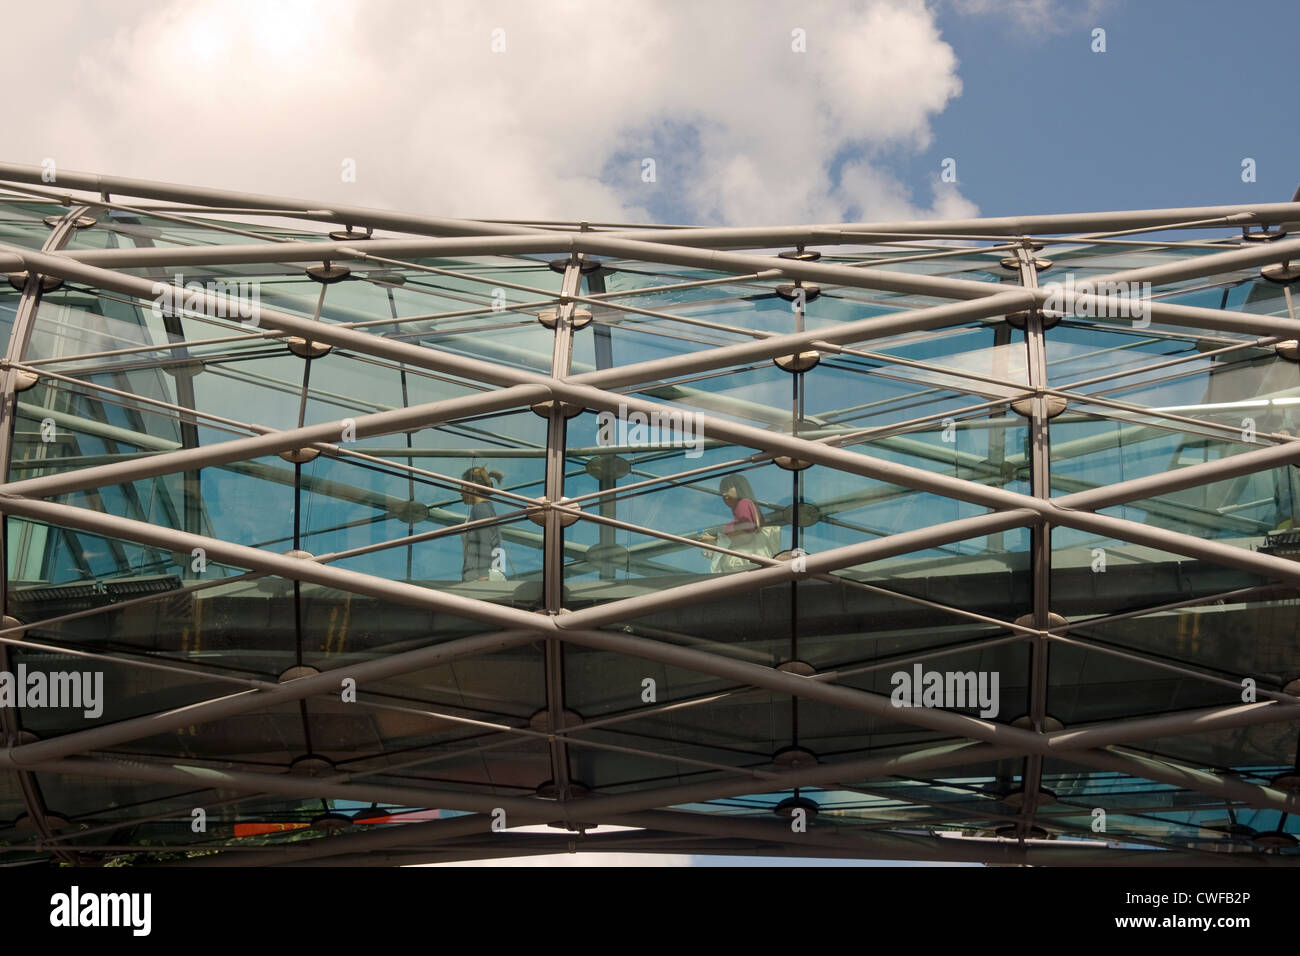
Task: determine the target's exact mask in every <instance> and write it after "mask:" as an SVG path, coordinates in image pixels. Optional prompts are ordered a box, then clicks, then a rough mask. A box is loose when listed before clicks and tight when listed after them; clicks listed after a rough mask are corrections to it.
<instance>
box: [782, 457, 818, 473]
mask: <svg viewBox="0 0 1300 956" xmlns="http://www.w3.org/2000/svg"><path fill="white" fill-rule="evenodd" d="M772 464H774V465H776V467H778V468H784V469H785V470H786V471H803V470H804V469H805V468H811V467H812V464H813V463H812V462H810V461H804V460H803V459H802V458H791V457H790V456H789V455H778V456H777V457H775V458H773V459H772Z"/></svg>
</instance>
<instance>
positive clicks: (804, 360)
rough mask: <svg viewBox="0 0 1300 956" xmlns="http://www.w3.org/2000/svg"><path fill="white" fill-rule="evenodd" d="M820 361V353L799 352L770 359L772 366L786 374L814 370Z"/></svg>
mask: <svg viewBox="0 0 1300 956" xmlns="http://www.w3.org/2000/svg"><path fill="white" fill-rule="evenodd" d="M821 360H822V353H821V352H816V351H813V352H799V353H797V354H794V355H778V356H777V357H776V358H774V359H772V364H773V365H775V366H776V367H777V368H779V369H782V370H783V371H786V372H807V371H809V370H811V369H814V368H816V367H817V363H818V362H820V361H821Z"/></svg>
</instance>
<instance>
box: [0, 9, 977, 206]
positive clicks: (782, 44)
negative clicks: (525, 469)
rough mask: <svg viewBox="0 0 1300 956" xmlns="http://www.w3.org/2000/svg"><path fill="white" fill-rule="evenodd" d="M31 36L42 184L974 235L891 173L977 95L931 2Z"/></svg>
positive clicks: (234, 13)
mask: <svg viewBox="0 0 1300 956" xmlns="http://www.w3.org/2000/svg"><path fill="white" fill-rule="evenodd" d="M9 26H10V36H11V37H25V38H28V40H27V42H24V43H21V44H13V45H11V46H10V47H9V49H8V52H7V57H6V66H5V67H4V70H5V72H6V73H7V74H8V75H7V76H6V77H5V78H6V80H7V81H8V85H9V88H10V89H14V88H20V87H24V88H28V89H30V90H32V102H31V106H32V107H33V108H32V109H31V110H30V111H24V113H23V116H22V121H21V122H20V123H16V124H11V137H10V143H9V146H8V149H7V150H6V152H7V153H8V154H9V155H8V157H7V158H10V159H13V160H17V161H27V162H32V163H37V162H40V161H41V160H42V159H43V158H45V157H53V158H54V159H55V160H56V161H57V162H58V163H59V165H60V166H62V167H64V168H72V169H85V170H92V171H96V172H104V173H112V174H116V175H126V176H139V177H142V178H152V179H163V180H171V181H182V182H192V183H198V184H203V185H215V186H222V187H226V188H232V189H245V190H250V191H257V192H271V193H283V194H286V195H297V196H305V197H308V198H313V199H320V200H326V201H329V200H333V201H339V202H349V203H352V204H357V205H378V206H385V207H392V208H408V209H412V210H418V211H424V212H428V213H433V214H440V215H448V216H477V217H489V218H491V217H508V216H528V217H536V218H544V219H545V218H564V219H588V220H592V221H598V220H605V219H620V220H653V219H663V218H665V217H667V218H673V217H677V218H687V219H689V220H690V221H695V222H714V221H721V222H732V223H767V222H799V221H819V222H820V221H826V222H830V221H836V220H840V219H843V218H845V217H846V216H847V215H848V213H849V212H850V211H851V210H852V211H855V212H860V213H861V214H863V215H866V216H872V217H874V216H875V215H877V213H878V211H880V210H887V211H889V213H890V216H891V217H894V216H897V217H904V216H907V217H911V216H918V215H945V216H946V215H954V214H960V215H969V214H971V213H973V212H974V207H973V206H971V204H970V203H969V202H968V201H967V200H965V199H963V198H962V197H961V196H960V194H959V193H958V192H957V191H956V189H955V188H953V187H948V188H946V189H941V188H939V184H937V183H933V184H932V183H925V184H919V185H920V186H921V187H922V188H915V187H914V188H911V189H909V188H906V187H905V186H904V184H902V183H900V182H899V181H898V180H897V179H896V178H894V177H893V176H892V175H891V174H890V173H889V172H888V168H887V165H886V162H887V160H888V158H889V157H890V156H891V155H894V154H906V153H907V152H908V151H915V150H921V149H925V148H927V147H928V146H929V144H930V141H931V129H930V121H931V119H932V118H933V116H935V115H936V114H937V113H939V112H941V111H942V110H943V109H945V107H946V106H947V105H948V104H949V103H950V102H951V100H952V99H953V98H954V97H956V96H957V95H959V93H960V91H961V83H960V80H959V79H958V78H957V61H956V58H955V56H954V54H953V51H952V49H951V47H949V46H948V45H947V44H946V43H944V42H943V40H942V38H941V37H940V35H939V32H938V29H937V27H936V24H935V19H934V14H933V11H931V10H930V9H929V8H927V7H926V6H925V5H924V4H923V3H921V2H919V0H860V2H856V3H840V2H829V3H828V2H822V3H801V2H797V0H796V2H787V0H782V2H775V3H766V4H763V5H762V6H757V5H752V4H749V3H745V2H743V0H720V2H716V3H710V4H695V3H690V2H685V0H657V2H653V3H652V2H648V0H622V2H617V3H597V2H594V0H547V2H546V3H527V4H525V3H489V2H479V3H470V2H463V3H462V2H447V3H439V4H424V3H418V2H414V0H410V2H401V0H375V2H365V3H361V2H344V0H319V2H298V0H174V2H172V0H168V2H163V0H158V2H146V0H133V2H130V3H117V4H113V5H97V4H91V3H78V4H70V5H58V4H44V5H37V4H32V5H23V7H21V8H15V10H13V11H11V13H10V19H9ZM495 28H500V29H502V30H504V31H505V32H504V40H505V47H506V48H505V52H500V53H494V52H492V49H491V45H492V39H493V37H492V31H493V30H494V29H495ZM796 28H800V29H802V30H804V31H806V36H807V41H806V42H807V52H806V53H796V52H794V51H793V50H792V48H791V47H792V39H791V31H792V30H794V29H796ZM54 48H57V49H58V50H59V51H61V52H60V53H58V54H57V55H55V54H52V53H51V50H52V49H54ZM69 60H71V63H70V64H69ZM15 153H16V154H17V155H15ZM647 156H649V157H653V158H654V159H655V160H656V166H657V169H656V172H657V181H656V182H655V183H653V184H647V183H644V182H642V179H641V169H642V166H641V160H642V158H643V157H647ZM348 157H350V158H352V159H355V161H356V166H357V181H356V183H344V182H342V181H341V178H340V170H341V163H342V161H343V160H344V158H348ZM841 171H842V174H841ZM927 194H928V195H927Z"/></svg>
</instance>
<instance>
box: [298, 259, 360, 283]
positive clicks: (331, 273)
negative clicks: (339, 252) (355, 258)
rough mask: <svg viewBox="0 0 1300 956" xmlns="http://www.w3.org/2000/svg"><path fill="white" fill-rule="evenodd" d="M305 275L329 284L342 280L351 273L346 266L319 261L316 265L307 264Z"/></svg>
mask: <svg viewBox="0 0 1300 956" xmlns="http://www.w3.org/2000/svg"><path fill="white" fill-rule="evenodd" d="M307 275H309V276H311V278H313V279H315V280H316V281H317V282H323V283H325V284H326V285H329V284H330V283H331V282H342V281H343V280H344V279H346V278H347V277H348V276H350V275H352V270H351V269H349V268H348V267H347V266H331V265H326V264H325V263H321V264H320V265H318V266H308V267H307Z"/></svg>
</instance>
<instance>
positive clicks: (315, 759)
mask: <svg viewBox="0 0 1300 956" xmlns="http://www.w3.org/2000/svg"><path fill="white" fill-rule="evenodd" d="M333 769H334V761H332V760H330V759H329V758H328V757H322V756H321V755H320V754H303V755H302V756H301V757H295V758H294V760H293V762H292V763H291V764H289V772H290V773H291V774H293V775H294V776H296V777H315V776H319V775H320V774H322V773H329V772H330V771H331V770H333Z"/></svg>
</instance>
